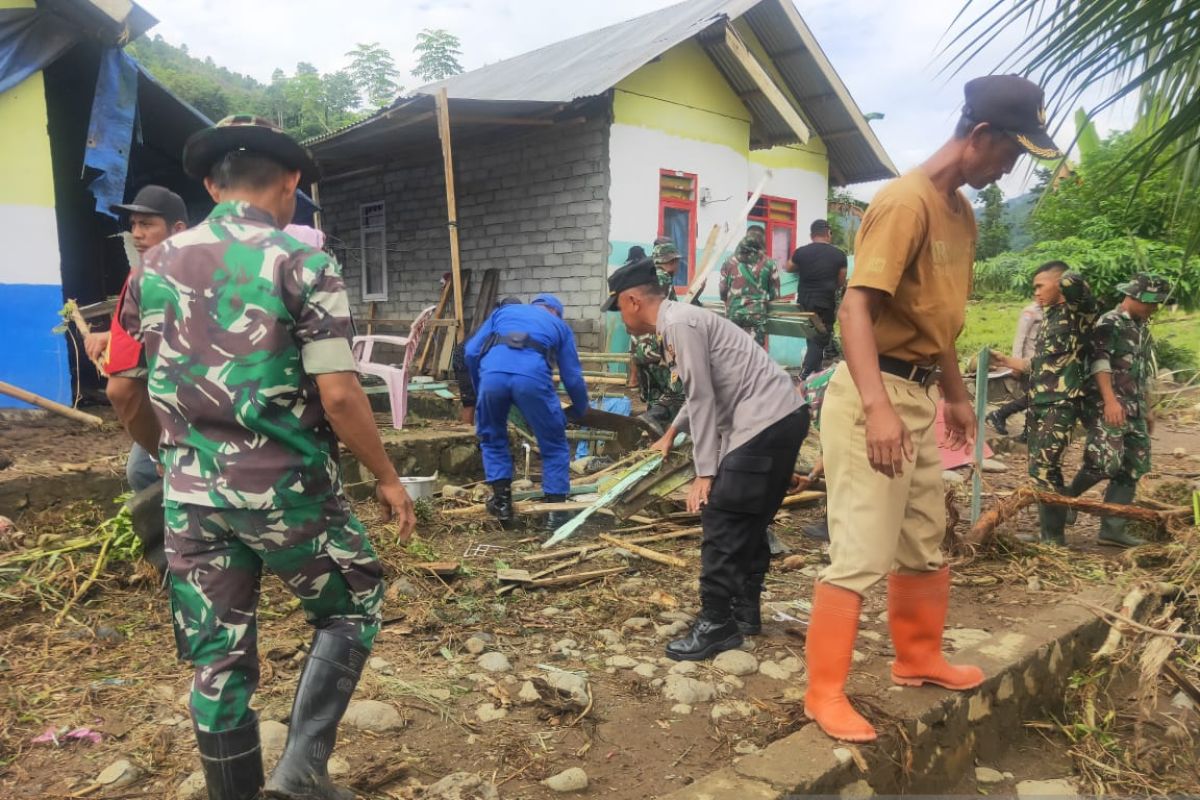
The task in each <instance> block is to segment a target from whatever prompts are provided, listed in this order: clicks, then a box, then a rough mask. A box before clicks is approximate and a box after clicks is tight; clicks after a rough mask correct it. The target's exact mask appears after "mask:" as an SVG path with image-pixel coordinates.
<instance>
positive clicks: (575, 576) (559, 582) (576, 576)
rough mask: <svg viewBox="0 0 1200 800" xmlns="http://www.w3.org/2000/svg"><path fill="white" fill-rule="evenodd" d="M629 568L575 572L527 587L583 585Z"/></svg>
mask: <svg viewBox="0 0 1200 800" xmlns="http://www.w3.org/2000/svg"><path fill="white" fill-rule="evenodd" d="M628 569H629V567H610V568H608V569H597V570H592V571H591V572H573V573H571V574H570V575H559V576H558V577H556V578H545V579H543V580H539V581H530V582H529V583H527V584H526V585H525V586H526V588H529V589H548V588H550V587H552V586H570V585H571V584H573V583H583V582H585V581H590V580H593V579H594V578H605V577H607V576H609V575H616V574H617V573H619V572H626V571H628Z"/></svg>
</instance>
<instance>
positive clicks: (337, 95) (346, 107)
mask: <svg viewBox="0 0 1200 800" xmlns="http://www.w3.org/2000/svg"><path fill="white" fill-rule="evenodd" d="M322 83H323V84H324V94H325V125H326V128H327V129H329V130H334V129H336V128H340V127H342V126H343V125H346V124H347V123H349V122H352V121H353V120H354V118H355V116H356V115H355V114H354V109H355V108H357V107H358V88H357V87H355V85H354V79H353V78H351V77H350V73H349V72H347V71H346V70H344V69H343V70H339V71H337V72H330V73H329V74H328V75H326V76H325V77H324V78H323V79H322Z"/></svg>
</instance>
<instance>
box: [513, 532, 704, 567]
mask: <svg viewBox="0 0 1200 800" xmlns="http://www.w3.org/2000/svg"><path fill="white" fill-rule="evenodd" d="M703 532H704V529H703V528H701V527H699V526H696V527H694V528H682V529H680V530H677V531H668V532H667V533H655V534H650V535H648V536H635V537H632V538H629V539H622V538H620V537H617V536H614V537H612V538H613V539H614V540H615V541H617V542H620V544H619V545H618V546H619V547H628V546H629V545H630V544H650V543H651V542H665V541H667V540H669V539H684V538H686V537H688V536H695V535H696V534H698V533H703ZM598 549H600V545H597V544H583V545H579V546H577V547H568V548H564V549H562V550H551V551H549V552H546V553H533V554H531V555H527V556H522V558H521V560H522V561H527V562H534V561H550V560H553V559H556V558H566V557H567V556H575V555H581V554H583V553H587V552H589V551H592V550H598Z"/></svg>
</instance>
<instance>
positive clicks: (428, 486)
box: [400, 475, 437, 500]
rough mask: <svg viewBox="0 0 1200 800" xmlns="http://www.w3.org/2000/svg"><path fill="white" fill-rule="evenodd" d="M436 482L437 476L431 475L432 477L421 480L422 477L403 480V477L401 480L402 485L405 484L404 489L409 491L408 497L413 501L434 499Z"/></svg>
mask: <svg viewBox="0 0 1200 800" xmlns="http://www.w3.org/2000/svg"><path fill="white" fill-rule="evenodd" d="M435 481H437V475H430V476H428V477H424V478H421V477H412V478H403V477H402V478H401V479H400V483H402V484H404V488H405V489H406V490H408V496H409V497H411V498H412V499H413V500H423V499H426V498H429V497H433V494H434V486H433V484H434V482H435Z"/></svg>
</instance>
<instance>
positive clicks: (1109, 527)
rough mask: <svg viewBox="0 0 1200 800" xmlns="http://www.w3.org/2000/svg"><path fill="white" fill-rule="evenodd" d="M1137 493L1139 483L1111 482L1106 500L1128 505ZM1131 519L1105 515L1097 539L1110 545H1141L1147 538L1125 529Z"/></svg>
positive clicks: (1105, 495)
mask: <svg viewBox="0 0 1200 800" xmlns="http://www.w3.org/2000/svg"><path fill="white" fill-rule="evenodd" d="M1136 494H1137V484H1132V485H1131V484H1128V483H1116V482H1110V483H1109V484H1108V489H1106V490H1105V492H1104V502H1106V503H1115V504H1119V505H1123V506H1127V505H1129V504H1131V503H1132V502H1133V497H1134V495H1136ZM1128 524H1129V520H1127V519H1125V518H1123V517H1105V518H1104V519H1102V520H1100V536H1099V538H1098V540H1097V541H1099V543H1100V544H1105V545H1109V546H1110V547H1140V546H1141V545H1144V544H1145V543H1146V540H1145V539H1143V538H1141V537H1140V536H1134V535H1133V534H1132V533H1129V532H1128V531H1126V530H1125V527H1126V525H1128Z"/></svg>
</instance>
